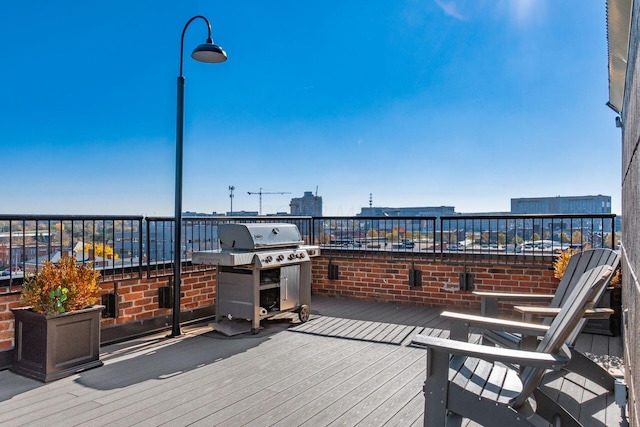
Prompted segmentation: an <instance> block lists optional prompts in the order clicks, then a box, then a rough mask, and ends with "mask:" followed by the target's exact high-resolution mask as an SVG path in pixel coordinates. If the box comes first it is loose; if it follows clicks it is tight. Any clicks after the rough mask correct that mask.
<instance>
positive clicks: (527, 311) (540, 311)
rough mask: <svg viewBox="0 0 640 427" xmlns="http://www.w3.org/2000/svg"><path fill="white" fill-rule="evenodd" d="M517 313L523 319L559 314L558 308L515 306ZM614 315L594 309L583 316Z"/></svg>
mask: <svg viewBox="0 0 640 427" xmlns="http://www.w3.org/2000/svg"><path fill="white" fill-rule="evenodd" d="M513 309H514V310H515V311H517V312H518V313H522V316H523V319H525V321H527V320H526V319H528V318H535V317H555V316H556V315H557V314H558V313H559V312H560V308H559V307H534V306H528V305H516V306H515V307H514V308H513ZM613 313H614V310H613V309H611V308H604V307H596V308H591V309H589V310H587V311H586V312H585V314H584V316H583V317H584V318H585V319H608V318H609V317H611V315H612V314H613Z"/></svg>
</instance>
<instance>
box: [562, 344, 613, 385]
mask: <svg viewBox="0 0 640 427" xmlns="http://www.w3.org/2000/svg"><path fill="white" fill-rule="evenodd" d="M563 369H565V370H567V371H569V372H575V373H576V374H578V375H581V376H583V377H585V378H586V379H588V380H589V381H593V382H594V383H596V384H598V385H599V386H601V387H604V388H605V389H607V390H609V391H613V387H614V384H615V382H616V380H615V378H613V376H611V374H610V373H609V372H607V370H606V369H604V368H603V367H602V366H600V365H598V364H597V363H596V362H594V361H593V360H591V359H589V358H588V357H587V356H585V355H584V354H582V353H580V352H578V351H576V350H574V349H573V347H571V360H570V361H569V363H567V364H566V365H565V366H564V367H563Z"/></svg>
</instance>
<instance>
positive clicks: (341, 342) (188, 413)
mask: <svg viewBox="0 0 640 427" xmlns="http://www.w3.org/2000/svg"><path fill="white" fill-rule="evenodd" d="M312 313H313V315H312V318H311V320H310V321H309V322H307V323H305V324H292V323H291V322H290V321H289V320H287V319H282V320H272V321H266V322H263V326H264V327H265V328H264V329H263V330H262V331H261V332H260V333H259V334H258V335H239V336H235V337H225V336H223V335H221V334H220V333H218V332H215V331H211V328H210V327H209V326H206V325H196V326H192V327H188V328H184V332H185V334H184V335H183V336H182V337H180V338H177V339H167V338H165V337H164V335H155V336H149V337H145V338H141V339H136V340H132V341H128V342H125V343H120V344H116V345H110V346H106V347H103V348H102V349H101V350H102V355H101V358H102V360H103V361H104V362H105V365H104V366H103V367H101V368H97V369H93V370H90V371H86V372H81V373H79V374H77V375H74V376H72V377H68V378H65V379H62V380H59V381H56V382H53V383H50V384H46V385H45V384H41V383H38V382H36V381H33V380H30V379H27V378H23V377H20V376H17V375H15V374H12V373H10V372H8V371H2V372H0V425H3V426H23V425H33V426H39V425H42V426H45V425H46V426H48V427H51V426H57V425H64V426H75V425H88V426H104V425H117V426H128V425H140V426H159V425H171V426H181V425H199V426H214V425H222V426H244V425H248V426H270V425H278V426H299V425H308V426H327V425H331V426H338V425H343V426H356V425H360V426H382V425H385V426H413V425H422V413H423V404H424V397H423V394H422V385H423V382H424V379H425V352H424V350H423V349H420V348H415V347H412V346H410V345H409V343H410V341H411V337H412V336H413V335H414V334H416V333H423V334H432V335H434V334H436V335H440V336H447V335H448V331H447V330H446V328H447V325H446V324H445V323H444V322H442V321H441V320H440V319H439V317H438V315H439V310H435V309H425V308H421V307H403V306H396V305H392V304H379V303H367V302H361V301H351V300H341V299H330V298H318V297H314V299H313V306H312ZM579 345H580V350H582V351H585V352H589V353H593V354H594V357H596V358H597V359H598V360H599V361H600V362H602V363H603V364H604V365H605V366H607V367H608V368H611V369H616V368H619V367H620V366H621V362H620V360H619V358H620V356H621V354H622V346H621V342H620V339H619V338H609V337H602V336H595V335H589V334H583V336H582V337H581V338H580V341H579ZM549 387H555V388H556V389H560V390H558V391H557V397H558V399H565V401H566V402H565V403H566V404H567V405H568V406H571V407H572V410H574V411H576V414H577V415H578V416H579V417H580V419H581V421H582V422H583V423H584V425H586V426H612V425H620V421H621V414H620V409H619V408H618V407H617V406H615V403H613V395H612V394H611V393H609V394H607V393H606V392H604V391H603V390H600V391H598V390H597V386H594V387H596V388H594V387H592V386H591V385H590V384H588V382H586V381H585V380H584V379H581V378H575V377H560V378H558V377H554V378H551V379H550V380H549ZM566 391H568V393H570V394H569V395H567V394H566V393H565V392H566ZM468 425H475V424H472V423H468Z"/></svg>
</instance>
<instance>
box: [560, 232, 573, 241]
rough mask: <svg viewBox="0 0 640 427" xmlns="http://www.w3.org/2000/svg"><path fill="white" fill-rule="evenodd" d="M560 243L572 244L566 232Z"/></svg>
mask: <svg viewBox="0 0 640 427" xmlns="http://www.w3.org/2000/svg"><path fill="white" fill-rule="evenodd" d="M560 242H561V243H569V242H571V239H570V238H569V236H567V233H565V232H564V231H563V232H562V233H561V234H560Z"/></svg>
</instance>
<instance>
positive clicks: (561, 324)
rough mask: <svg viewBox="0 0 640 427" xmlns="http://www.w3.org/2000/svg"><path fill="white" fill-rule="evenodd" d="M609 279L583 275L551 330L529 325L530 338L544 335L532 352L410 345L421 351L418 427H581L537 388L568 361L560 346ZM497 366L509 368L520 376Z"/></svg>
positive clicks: (442, 342) (448, 343) (434, 341)
mask: <svg viewBox="0 0 640 427" xmlns="http://www.w3.org/2000/svg"><path fill="white" fill-rule="evenodd" d="M611 274H612V269H611V267H609V266H600V267H596V268H594V269H591V270H589V271H587V272H586V273H584V274H583V275H582V276H581V277H580V280H579V281H578V284H577V286H575V287H574V289H573V290H572V291H571V292H570V293H569V295H568V296H567V298H566V301H565V304H564V305H563V306H562V308H561V309H560V312H559V313H558V315H557V316H556V317H555V318H554V319H553V321H552V323H551V325H549V326H548V327H546V326H544V325H533V326H534V333H536V332H535V330H536V328H545V329H546V333H545V334H544V336H543V338H542V340H541V341H540V343H539V344H538V347H537V349H536V351H525V350H515V349H508V348H502V347H490V346H486V345H480V344H471V343H467V342H465V341H457V340H451V339H443V338H436V337H429V336H423V335H417V336H416V337H415V338H414V340H413V343H414V344H416V345H421V346H425V347H426V348H427V379H426V381H425V385H424V394H425V413H424V425H425V426H429V427H440V426H445V425H447V426H453V425H460V423H461V421H462V418H469V419H471V420H473V421H476V422H478V423H480V424H482V425H485V426H535V425H540V424H539V421H541V419H542V420H546V425H549V423H553V424H554V425H558V423H560V425H562V426H563V427H564V426H581V424H580V423H579V422H578V421H577V420H576V419H575V418H574V417H573V416H572V415H571V414H570V413H568V412H567V411H566V410H565V409H564V408H562V407H561V406H560V405H558V404H557V403H556V402H555V401H553V400H551V399H549V398H548V397H547V396H546V395H545V394H544V393H543V392H541V391H540V389H539V388H538V387H539V385H540V382H541V380H542V377H543V375H544V373H545V370H547V369H554V370H559V369H561V368H562V366H564V365H565V364H566V363H567V362H568V361H569V359H570V353H569V350H568V348H567V346H566V344H565V343H566V341H567V339H568V338H569V336H570V335H571V333H572V332H573V330H574V329H575V328H576V327H577V326H578V324H579V322H580V320H581V319H582V316H583V315H584V314H585V312H586V311H587V309H589V308H591V306H592V305H593V304H594V301H595V299H596V297H597V295H598V294H599V293H600V291H601V290H602V288H603V287H604V286H605V284H606V282H607V278H608V277H609V276H610V275H611ZM475 317H480V316H475ZM518 325H520V326H522V328H523V329H520V330H518V328H517V326H518ZM491 327H494V326H491ZM510 327H514V328H515V329H516V332H522V331H525V333H530V331H531V330H529V329H527V328H530V327H531V325H528V324H522V323H521V322H504V326H503V329H504V330H508V329H509V328H510ZM496 362H499V363H496ZM502 363H508V364H511V363H515V364H517V365H519V366H520V368H521V371H520V372H519V371H516V370H514V369H511V368H508V367H506V366H504V365H502Z"/></svg>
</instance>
